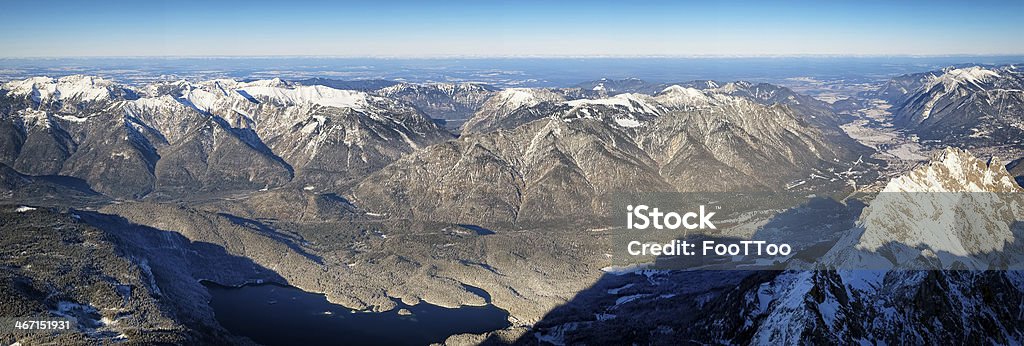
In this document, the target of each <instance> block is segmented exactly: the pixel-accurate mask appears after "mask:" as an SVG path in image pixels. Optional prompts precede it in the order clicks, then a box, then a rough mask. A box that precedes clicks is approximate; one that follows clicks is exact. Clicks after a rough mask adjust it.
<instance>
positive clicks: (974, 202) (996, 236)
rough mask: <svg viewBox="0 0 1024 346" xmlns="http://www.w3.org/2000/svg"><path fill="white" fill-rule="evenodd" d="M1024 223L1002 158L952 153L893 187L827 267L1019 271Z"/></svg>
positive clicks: (1022, 204)
mask: <svg viewBox="0 0 1024 346" xmlns="http://www.w3.org/2000/svg"><path fill="white" fill-rule="evenodd" d="M1021 220H1024V189H1022V188H1021V187H1020V186H1018V185H1017V183H1016V182H1015V181H1014V179H1013V177H1012V176H1011V175H1010V174H1009V173H1008V172H1007V170H1006V167H1005V166H1004V165H1003V164H1002V163H1001V162H1000V161H999V160H998V159H995V158H993V159H991V160H988V161H983V160H981V159H978V158H976V157H974V156H973V155H971V154H970V153H968V152H967V151H965V150H961V149H955V148H947V149H945V150H943V151H942V152H940V153H938V154H937V155H936V156H935V157H934V158H933V160H932V161H931V162H929V163H928V164H925V165H923V166H921V167H918V168H917V169H914V170H913V171H911V172H909V173H907V174H905V175H903V176H900V177H897V178H895V179H893V180H891V181H890V182H889V184H888V185H886V187H885V188H884V189H883V190H882V191H881V192H880V193H879V194H878V195H877V196H876V197H875V198H874V200H872V201H870V203H869V205H868V207H867V208H865V209H864V212H863V213H862V215H861V218H860V220H859V221H858V222H857V228H858V229H856V230H854V232H851V233H850V234H849V235H847V236H846V237H845V238H844V239H842V240H841V241H840V242H839V243H837V244H836V246H835V247H834V248H833V251H832V252H831V253H830V254H829V255H828V256H826V260H827V261H832V263H830V264H831V265H833V266H835V267H836V268H847V269H892V268H902V269H943V268H946V269H951V268H955V267H959V266H964V268H965V269H969V268H974V269H995V268H1003V266H1011V267H1012V266H1013V265H1018V266H1019V265H1021V264H1022V261H1021V258H1022V255H1021V253H1020V252H1019V251H1020V248H1021V244H1020V240H1018V239H1017V234H1019V232H1020V229H1019V228H1021ZM930 260H935V261H930ZM1003 269H1011V268H1003Z"/></svg>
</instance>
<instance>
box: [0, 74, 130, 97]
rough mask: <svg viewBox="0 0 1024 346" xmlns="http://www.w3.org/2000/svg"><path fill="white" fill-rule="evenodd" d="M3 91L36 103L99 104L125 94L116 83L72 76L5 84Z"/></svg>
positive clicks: (95, 78) (82, 76)
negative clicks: (70, 102) (74, 102)
mask: <svg viewBox="0 0 1024 346" xmlns="http://www.w3.org/2000/svg"><path fill="white" fill-rule="evenodd" d="M3 89H4V90H7V91H8V92H9V93H10V94H11V95H14V96H28V97H31V98H32V100H33V101H34V102H36V103H44V102H51V101H60V102H63V101H76V102H97V101H105V100H111V99H112V98H114V97H115V96H116V95H118V94H123V91H122V89H123V88H122V87H120V86H118V85H117V84H115V83H114V82H112V81H109V80H106V79H103V78H100V77H95V76H86V75H72V76H66V77H61V78H59V79H54V78H50V77H32V78H28V79H24V80H16V81H11V82H7V83H4V84H3ZM119 91H121V92H119Z"/></svg>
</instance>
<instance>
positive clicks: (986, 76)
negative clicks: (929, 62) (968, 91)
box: [926, 66, 1000, 92]
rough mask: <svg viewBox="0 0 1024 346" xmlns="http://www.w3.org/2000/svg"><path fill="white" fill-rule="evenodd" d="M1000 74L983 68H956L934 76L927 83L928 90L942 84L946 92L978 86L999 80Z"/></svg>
mask: <svg viewBox="0 0 1024 346" xmlns="http://www.w3.org/2000/svg"><path fill="white" fill-rule="evenodd" d="M999 77H1000V76H999V73H998V72H996V71H994V70H990V69H987V68H984V67H981V66H971V67H965V68H954V69H949V70H946V71H945V73H943V74H941V75H938V76H933V77H932V78H931V80H930V81H928V82H927V87H926V88H927V89H931V87H934V86H936V85H939V84H941V85H942V86H943V87H944V88H945V90H946V92H949V91H952V90H953V89H955V88H956V87H958V86H961V85H966V86H977V87H979V88H980V87H981V86H980V85H979V84H980V83H984V82H987V81H990V80H991V79H992V78H999Z"/></svg>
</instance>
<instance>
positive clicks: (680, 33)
mask: <svg viewBox="0 0 1024 346" xmlns="http://www.w3.org/2000/svg"><path fill="white" fill-rule="evenodd" d="M1022 13H1024V1H1019V0H1016V1H971V2H966V1H963V2H960V1H957V2H951V1H848V2H847V1H767V0H766V1H722V2H719V1H711V0H707V1H699V2H688V1H675V2H660V1H641V2H638V3H636V4H634V3H631V2H630V1H626V0H621V1H592V0H591V1H553V0H547V1H528V0H523V1H507V2H498V1H432V2H427V1H416V2H412V1H409V2H406V1H366V2H338V1H244V2H240V1H239V2H236V1H173V2H165V1H138V0H133V1H62V0H57V1H46V2H41V3H40V2H33V1H17V2H5V3H3V4H2V5H0V23H3V24H2V25H3V29H2V30H0V47H2V48H0V56H3V57H38V56H169V55H170V56H213V55H217V56H220V55H228V56H267V55H327V56H352V57H372V56H389V57H390V56H395V57H436V56H650V55H658V56H693V55H746V56H749V55H804V54H827V55H953V54H976V55H994V54H1022V53H1024V14H1022Z"/></svg>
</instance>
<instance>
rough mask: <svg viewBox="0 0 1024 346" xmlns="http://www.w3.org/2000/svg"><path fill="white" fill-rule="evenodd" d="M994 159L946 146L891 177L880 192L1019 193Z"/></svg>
mask: <svg viewBox="0 0 1024 346" xmlns="http://www.w3.org/2000/svg"><path fill="white" fill-rule="evenodd" d="M1019 191H1021V188H1020V186H1017V184H1016V183H1015V182H1014V180H1013V177H1012V176H1010V174H1009V173H1008V172H1007V171H1006V167H1004V166H1003V165H1001V164H999V162H998V160H996V159H992V160H989V162H985V161H982V160H980V159H978V158H976V157H974V156H973V155H971V154H970V153H968V152H967V151H965V150H963V149H958V148H952V147H950V148H946V149H945V150H943V151H942V152H940V153H939V154H937V155H936V156H935V157H934V158H933V160H932V161H931V162H929V163H928V164H926V165H924V166H922V167H919V168H917V169H915V170H914V171H912V172H910V173H908V174H906V175H903V176H901V177H898V178H896V179H893V180H892V181H890V182H889V184H887V185H886V186H885V189H883V192H1019Z"/></svg>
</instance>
